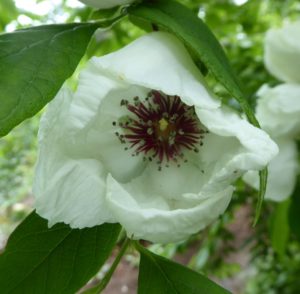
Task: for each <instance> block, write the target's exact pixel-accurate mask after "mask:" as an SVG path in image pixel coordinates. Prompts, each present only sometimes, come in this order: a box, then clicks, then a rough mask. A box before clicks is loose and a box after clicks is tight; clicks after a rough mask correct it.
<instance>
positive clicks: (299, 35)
mask: <svg viewBox="0 0 300 294" xmlns="http://www.w3.org/2000/svg"><path fill="white" fill-rule="evenodd" d="M264 59H265V65H266V67H267V69H268V70H269V71H270V73H272V74H273V75H274V76H275V77H276V78H278V79H279V80H281V81H284V82H295V83H300V21H297V22H295V23H292V24H288V25H286V26H284V27H283V28H280V29H271V30H269V31H268V32H267V35H266V39H265V55H264Z"/></svg>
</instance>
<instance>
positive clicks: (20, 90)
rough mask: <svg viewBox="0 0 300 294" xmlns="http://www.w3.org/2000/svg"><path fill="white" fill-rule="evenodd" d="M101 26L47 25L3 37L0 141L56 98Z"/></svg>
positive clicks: (0, 39) (0, 46) (96, 24)
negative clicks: (0, 138)
mask: <svg viewBox="0 0 300 294" xmlns="http://www.w3.org/2000/svg"><path fill="white" fill-rule="evenodd" d="M99 26H100V24H99V23H78V24H76V23H72V24H62V25H45V26H39V27H33V28H29V29H24V30H19V31H16V32H13V33H8V34H2V35H0V105H1V107H0V137H1V136H4V135H6V134H7V133H8V132H9V131H10V130H11V129H12V128H14V127H15V126H16V125H18V124H19V123H21V122H22V121H23V120H25V119H26V118H29V117H31V116H33V115H34V114H36V113H37V112H38V111H39V110H40V109H42V108H43V107H44V106H45V105H46V104H47V103H48V102H49V101H50V100H51V99H53V98H54V96H55V94H56V93H57V91H58V90H59V89H60V87H61V86H62V84H63V82H64V81H65V80H66V79H67V78H68V77H70V76H71V75H72V73H73V72H74V70H75V68H76V66H77V64H78V63H79V61H80V59H81V58H82V56H83V55H84V53H85V51H86V48H87V45H88V43H89V41H90V38H91V36H92V35H93V33H94V31H95V30H96V29H97V28H99Z"/></svg>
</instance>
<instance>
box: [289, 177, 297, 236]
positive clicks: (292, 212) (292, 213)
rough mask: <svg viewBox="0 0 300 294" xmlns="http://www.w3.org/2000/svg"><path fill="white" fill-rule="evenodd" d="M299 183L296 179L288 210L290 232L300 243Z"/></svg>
mask: <svg viewBox="0 0 300 294" xmlns="http://www.w3.org/2000/svg"><path fill="white" fill-rule="evenodd" d="M299 216H300V181H299V179H298V184H297V187H296V189H295V191H294V193H293V196H292V197H291V205H290V209H289V225H290V229H291V232H292V233H293V234H294V235H295V236H296V238H297V239H298V241H300V217H299Z"/></svg>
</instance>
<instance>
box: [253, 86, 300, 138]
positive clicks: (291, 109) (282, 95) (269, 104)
mask: <svg viewBox="0 0 300 294" xmlns="http://www.w3.org/2000/svg"><path fill="white" fill-rule="evenodd" d="M258 95H259V99H258V100H257V107H256V116H257V119H258V120H259V122H260V124H261V126H262V128H263V129H264V130H266V131H267V132H268V133H269V134H270V135H271V136H272V137H278V136H283V135H284V136H290V137H295V136H299V134H300V85H297V84H281V85H279V86H276V87H274V88H269V87H267V86H263V88H262V89H260V91H259V92H258Z"/></svg>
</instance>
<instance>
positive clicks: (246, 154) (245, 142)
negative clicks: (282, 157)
mask: <svg viewBox="0 0 300 294" xmlns="http://www.w3.org/2000/svg"><path fill="white" fill-rule="evenodd" d="M196 113H197V115H198V117H199V119H200V120H201V122H202V123H203V124H204V125H205V126H206V127H207V128H208V130H209V131H210V132H212V133H214V134H215V135H218V136H220V137H221V138H219V140H218V141H219V142H218V141H216V143H215V144H219V145H220V147H222V137H227V138H228V137H229V138H230V137H232V139H233V140H234V142H232V143H230V142H227V144H229V147H228V148H230V146H231V148H232V149H231V151H229V152H226V153H227V156H228V159H229V158H230V160H228V162H227V164H226V165H225V166H224V170H223V171H220V173H216V174H215V177H219V176H221V174H222V173H224V175H225V176H226V175H230V174H232V173H234V172H235V171H242V172H244V171H247V170H249V169H250V170H251V169H253V170H260V169H262V168H264V167H265V166H266V165H267V164H268V163H269V162H270V160H271V159H272V158H273V157H274V156H275V155H276V154H277V153H278V147H277V146H276V144H275V143H274V142H273V141H272V140H271V138H270V137H269V135H268V134H267V133H265V132H264V131H263V130H261V129H258V128H256V127H254V126H253V125H251V124H250V123H249V122H248V121H246V120H245V119H242V118H241V117H240V116H239V115H237V114H236V113H234V112H233V111H232V110H230V109H228V108H226V107H223V108H219V109H218V110H203V109H199V108H197V109H196ZM226 141H228V140H225V142H226ZM237 141H238V142H239V143H240V146H239V147H238V146H237ZM206 145H207V146H210V145H209V144H206V143H205V141H204V146H206ZM225 146H226V145H225ZM200 153H201V150H200Z"/></svg>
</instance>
